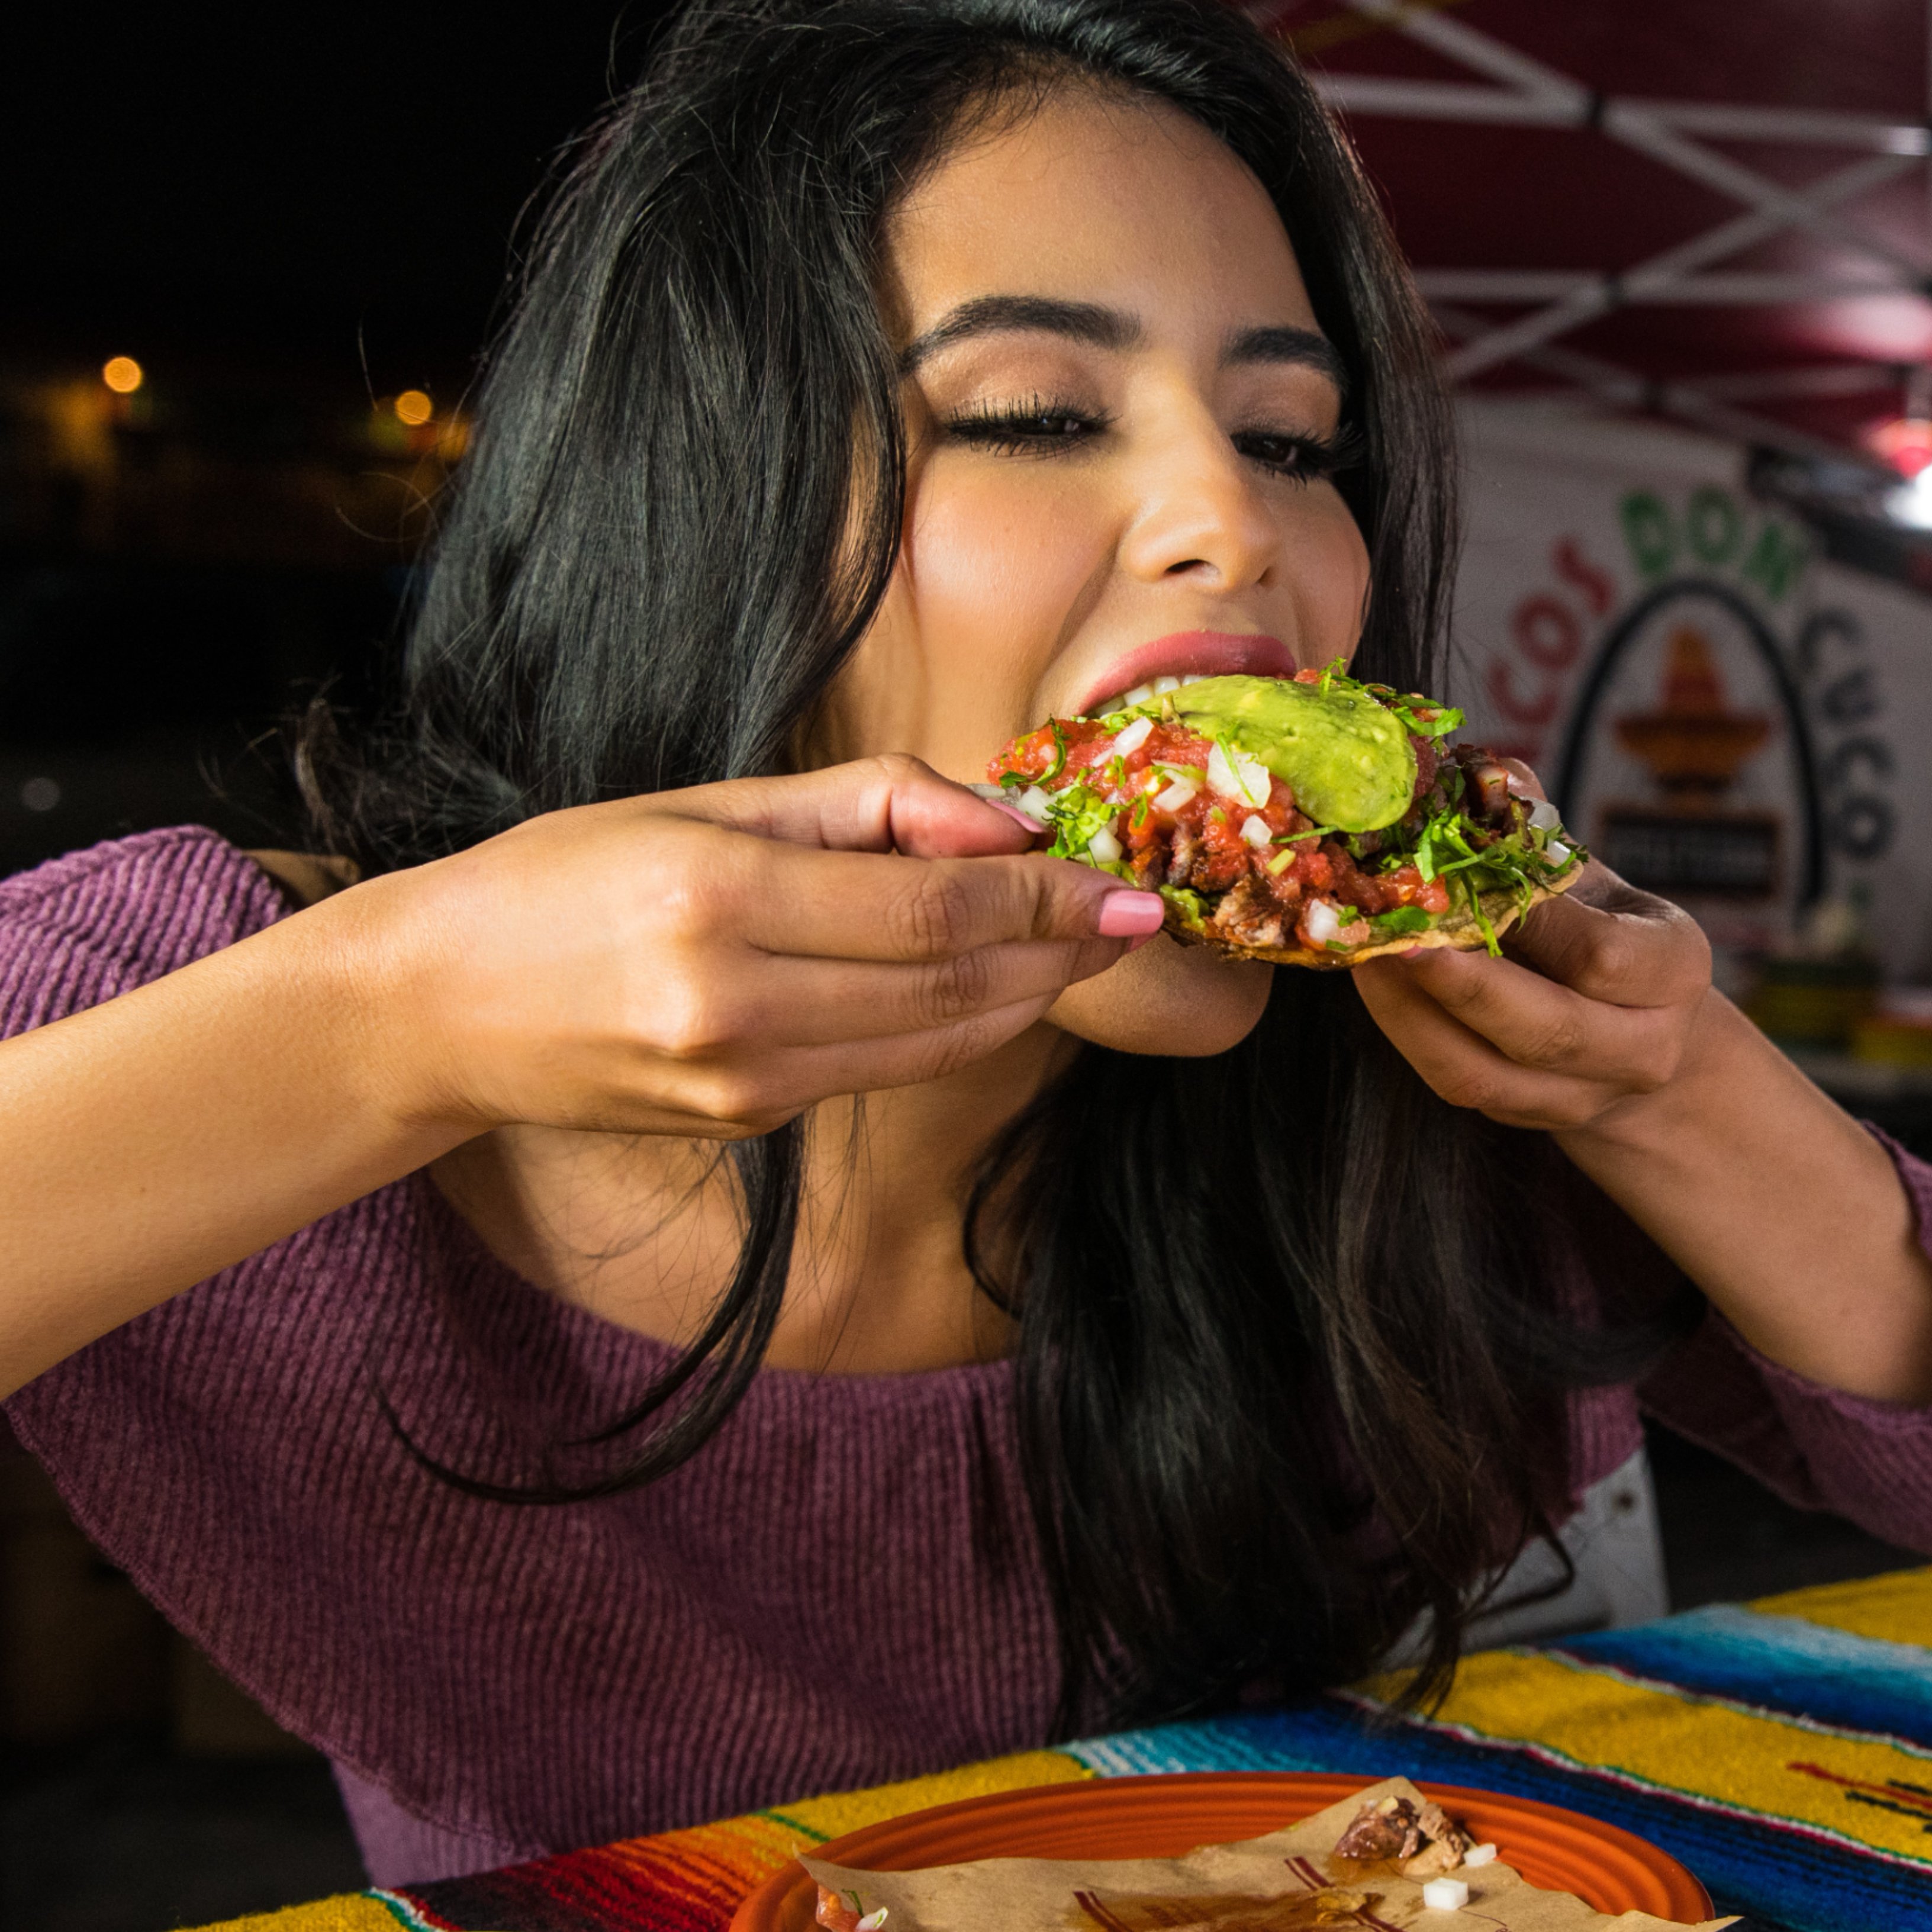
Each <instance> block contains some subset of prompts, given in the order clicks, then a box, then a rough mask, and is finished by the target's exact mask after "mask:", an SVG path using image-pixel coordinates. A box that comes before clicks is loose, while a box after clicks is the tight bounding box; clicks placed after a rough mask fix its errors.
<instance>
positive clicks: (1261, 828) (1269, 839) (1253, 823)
mask: <svg viewBox="0 0 1932 1932" xmlns="http://www.w3.org/2000/svg"><path fill="white" fill-rule="evenodd" d="M1241 836H1242V838H1244V840H1245V841H1247V843H1248V844H1250V845H1252V846H1253V847H1254V848H1255V850H1256V851H1257V852H1259V851H1261V850H1263V849H1264V848H1265V847H1267V846H1268V845H1270V844H1273V843H1274V833H1273V832H1271V831H1270V830H1269V829H1268V820H1266V819H1265V818H1264V817H1262V815H1261V814H1260V813H1259V812H1258V811H1257V812H1253V813H1250V815H1249V816H1248V817H1247V818H1245V819H1244V820H1242V821H1241Z"/></svg>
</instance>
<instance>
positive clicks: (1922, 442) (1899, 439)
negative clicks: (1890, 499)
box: [1867, 415, 1932, 477]
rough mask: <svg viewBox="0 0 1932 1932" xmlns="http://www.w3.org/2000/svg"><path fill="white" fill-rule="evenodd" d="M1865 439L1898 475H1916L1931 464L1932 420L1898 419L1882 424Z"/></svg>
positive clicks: (1918, 418)
mask: <svg viewBox="0 0 1932 1932" xmlns="http://www.w3.org/2000/svg"><path fill="white" fill-rule="evenodd" d="M1867 440H1868V442H1869V444H1870V447H1871V448H1872V449H1873V450H1875V451H1876V452H1877V453H1878V454H1879V455H1880V456H1882V457H1883V458H1885V460H1886V462H1888V463H1890V464H1891V466H1892V467H1893V469H1896V470H1897V472H1898V473H1899V474H1900V475H1901V476H1905V477H1913V476H1916V475H1918V472H1920V471H1921V469H1924V468H1926V466H1927V465H1928V464H1932V420H1928V419H1927V418H1925V417H1924V416H1917V415H1913V416H1897V417H1894V419H1892V420H1891V422H1887V423H1881V424H1880V425H1879V427H1878V428H1876V429H1875V430H1873V431H1872V432H1871V434H1870V437H1869V438H1868V439H1867Z"/></svg>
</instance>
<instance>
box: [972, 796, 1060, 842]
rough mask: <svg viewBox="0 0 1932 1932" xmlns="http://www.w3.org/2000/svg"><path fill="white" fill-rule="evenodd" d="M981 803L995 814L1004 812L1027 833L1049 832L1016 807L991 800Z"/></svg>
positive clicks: (1036, 820)
mask: <svg viewBox="0 0 1932 1932" xmlns="http://www.w3.org/2000/svg"><path fill="white" fill-rule="evenodd" d="M983 802H984V803H985V804H986V805H990V806H992V808H993V810H994V811H998V812H1004V814H1006V816H1007V817H1009V818H1010V819H1011V820H1013V823H1015V824H1016V825H1023V826H1025V827H1026V829H1027V830H1028V831H1029V832H1034V833H1039V832H1045V831H1046V830H1048V829H1049V827H1048V826H1044V825H1043V824H1041V823H1040V820H1038V819H1037V818H1029V817H1028V816H1027V815H1026V814H1025V812H1023V811H1021V809H1020V808H1019V806H1018V805H1002V804H1001V802H1000V801H999V800H998V799H993V798H989V799H985V800H983Z"/></svg>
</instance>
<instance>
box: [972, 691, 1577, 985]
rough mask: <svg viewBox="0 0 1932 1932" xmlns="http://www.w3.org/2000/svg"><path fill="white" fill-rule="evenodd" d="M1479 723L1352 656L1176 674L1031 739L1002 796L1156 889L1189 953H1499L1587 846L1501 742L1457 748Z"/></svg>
mask: <svg viewBox="0 0 1932 1932" xmlns="http://www.w3.org/2000/svg"><path fill="white" fill-rule="evenodd" d="M1159 685H1166V686H1167V687H1169V688H1166V689H1165V690H1163V689H1161V688H1159ZM1462 722H1463V714H1462V712H1460V711H1457V710H1456V709H1453V708H1452V707H1451V706H1448V705H1442V704H1437V703H1434V702H1433V701H1432V700H1430V699H1428V698H1426V697H1419V696H1418V695H1416V694H1414V693H1406V694H1405V693H1403V692H1399V691H1394V690H1391V688H1389V687H1388V685H1381V684H1364V683H1360V682H1357V681H1356V680H1355V679H1353V678H1352V677H1349V676H1347V675H1346V673H1344V672H1343V670H1342V668H1341V666H1340V662H1339V661H1338V662H1337V664H1334V665H1331V667H1329V668H1328V670H1321V671H1317V670H1304V671H1300V672H1298V673H1296V674H1295V676H1294V677H1293V678H1292V679H1288V678H1268V677H1202V678H1190V679H1169V678H1163V679H1160V680H1159V684H1158V685H1157V686H1155V687H1152V688H1146V689H1144V690H1142V691H1132V692H1130V693H1128V694H1127V697H1126V698H1124V699H1123V700H1120V701H1119V702H1118V703H1117V704H1116V705H1115V706H1113V707H1112V708H1111V709H1108V710H1107V711H1106V712H1103V713H1102V714H1101V715H1098V716H1095V717H1091V718H1085V717H1082V718H1049V720H1048V721H1047V722H1046V724H1043V725H1041V726H1040V727H1039V729H1038V730H1034V731H1029V732H1028V733H1026V734H1025V736H1022V737H1019V738H1016V739H1014V740H1013V742H1012V743H1011V744H1010V745H1007V748H1006V749H1005V750H1004V751H1002V752H1001V754H999V756H998V757H996V758H995V759H994V760H993V761H992V763H991V764H990V765H989V766H988V767H987V775H988V777H989V779H990V780H991V781H992V782H991V784H989V785H988V786H987V787H984V789H986V790H988V791H989V792H993V791H995V790H996V791H997V795H998V796H1000V797H1001V798H1003V799H1005V800H1007V802H1010V803H1011V804H1013V805H1017V806H1018V807H1019V809H1020V810H1021V811H1023V812H1025V814H1027V815H1028V817H1031V818H1033V819H1034V820H1037V822H1038V823H1040V826H1042V827H1043V828H1044V829H1049V830H1051V831H1052V833H1053V844H1052V851H1053V853H1054V854H1055V856H1058V857H1060V858H1064V859H1078V860H1079V861H1081V862H1083V863H1085V864H1087V865H1094V866H1097V867H1098V868H1100V869H1101V870H1102V871H1108V872H1112V873H1113V874H1115V875H1116V876H1117V877H1120V878H1121V879H1123V880H1127V881H1128V882H1129V883H1131V884H1133V885H1136V886H1140V887H1142V889H1145V890H1147V891H1151V892H1159V893H1160V895H1161V897H1162V898H1163V899H1164V900H1165V901H1166V903H1167V919H1166V929H1167V931H1168V932H1170V933H1172V935H1174V937H1175V938H1177V939H1178V940H1181V941H1184V942H1186V943H1187V944H1191V945H1198V946H1209V947H1214V949H1215V950H1217V951H1218V952H1221V953H1226V954H1228V955H1229V956H1231V957H1233V958H1237V959H1266V960H1271V961H1273V962H1274V963H1275V964H1277V965H1283V966H1315V967H1333V966H1357V965H1361V962H1363V961H1364V960H1365V959H1376V958H1378V957H1379V956H1381V955H1382V954H1383V953H1403V952H1407V951H1408V950H1410V949H1411V948H1412V947H1438V946H1445V947H1456V948H1457V949H1459V950H1474V949H1475V947H1479V946H1480V947H1487V948H1488V950H1490V952H1492V953H1495V952H1497V951H1498V950H1499V945H1498V941H1499V939H1500V938H1501V936H1502V934H1503V933H1504V932H1505V931H1506V930H1507V929H1508V928H1509V927H1510V926H1511V925H1512V924H1514V922H1516V921H1517V919H1520V918H1521V917H1522V916H1523V914H1524V913H1526V912H1528V911H1529V909H1530V907H1532V906H1534V905H1535V904H1538V902H1539V901H1541V900H1543V899H1546V898H1550V897H1552V896H1553V895H1555V894H1556V893H1558V892H1565V891H1567V890H1568V889H1569V888H1570V887H1571V886H1573V885H1574V884H1575V883H1576V882H1577V880H1578V878H1580V877H1581V876H1582V874H1583V866H1584V864H1585V862H1586V859H1587V857H1588V854H1587V853H1586V852H1585V851H1584V850H1583V847H1582V846H1581V845H1580V844H1578V843H1577V841H1576V840H1575V839H1574V838H1571V836H1570V835H1569V834H1568V832H1565V830H1564V829H1563V826H1562V821H1561V820H1560V819H1559V817H1558V814H1557V811H1556V807H1555V806H1554V805H1550V804H1549V803H1547V802H1545V801H1544V800H1542V799H1533V798H1526V797H1524V796H1521V795H1520V793H1518V792H1517V791H1516V790H1513V789H1512V788H1511V781H1510V774H1509V772H1508V770H1507V769H1506V768H1505V766H1503V765H1502V763H1501V762H1500V761H1499V760H1498V759H1497V758H1496V757H1495V756H1494V755H1493V754H1492V753H1490V752H1489V751H1486V750H1484V749H1483V748H1481V747H1479V746H1475V745H1451V744H1449V743H1448V737H1449V734H1450V733H1451V732H1453V731H1454V730H1456V729H1457V727H1459V726H1460V724H1462Z"/></svg>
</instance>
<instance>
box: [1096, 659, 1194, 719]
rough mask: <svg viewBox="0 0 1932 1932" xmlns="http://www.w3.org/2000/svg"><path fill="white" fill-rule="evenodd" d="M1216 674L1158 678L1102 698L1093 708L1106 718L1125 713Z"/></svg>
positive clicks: (1192, 674) (1190, 673)
mask: <svg viewBox="0 0 1932 1932" xmlns="http://www.w3.org/2000/svg"><path fill="white" fill-rule="evenodd" d="M1213 674H1214V673H1211V672H1209V671H1205V670H1191V671H1190V672H1189V673H1187V676H1185V677H1172V676H1165V677H1157V678H1152V679H1149V680H1148V682H1146V683H1145V684H1137V685H1135V686H1134V688H1133V690H1131V691H1116V692H1115V694H1114V695H1113V696H1112V697H1107V698H1103V699H1102V700H1101V701H1100V703H1098V704H1097V705H1094V706H1092V707H1091V709H1094V710H1095V711H1097V712H1100V713H1101V714H1102V715H1105V714H1106V712H1109V711H1125V710H1127V709H1129V708H1130V706H1133V705H1136V704H1146V703H1151V701H1152V700H1154V699H1155V698H1157V697H1165V696H1166V694H1167V693H1168V692H1169V691H1178V690H1179V689H1180V688H1181V686H1182V685H1184V684H1199V682H1201V680H1202V679H1203V678H1204V677H1208V676H1212V675H1213Z"/></svg>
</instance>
